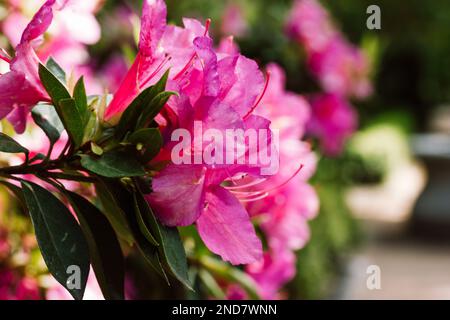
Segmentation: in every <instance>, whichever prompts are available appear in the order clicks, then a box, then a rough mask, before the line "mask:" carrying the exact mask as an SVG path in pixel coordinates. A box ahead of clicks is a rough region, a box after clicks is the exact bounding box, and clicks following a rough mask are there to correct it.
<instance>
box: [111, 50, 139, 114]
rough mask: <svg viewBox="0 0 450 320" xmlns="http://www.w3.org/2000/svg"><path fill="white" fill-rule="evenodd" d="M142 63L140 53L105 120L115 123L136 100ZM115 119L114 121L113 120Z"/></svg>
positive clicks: (112, 102) (116, 94)
mask: <svg viewBox="0 0 450 320" xmlns="http://www.w3.org/2000/svg"><path fill="white" fill-rule="evenodd" d="M140 61H141V56H140V54H139V53H138V54H137V56H136V60H135V61H134V63H133V65H132V66H131V68H130V70H129V71H128V73H127V75H126V76H125V79H123V81H122V83H121V85H120V87H119V89H118V90H117V91H116V93H115V94H114V98H113V100H112V101H111V103H110V104H109V106H108V108H107V109H106V112H105V120H106V121H108V122H113V121H114V120H116V118H117V117H118V116H119V115H120V114H122V112H123V111H124V110H125V109H126V108H127V107H128V105H129V104H130V103H131V102H132V101H133V99H134V98H136V96H137V95H138V94H139V86H138V79H137V78H138V70H139V64H140ZM113 118H114V119H113Z"/></svg>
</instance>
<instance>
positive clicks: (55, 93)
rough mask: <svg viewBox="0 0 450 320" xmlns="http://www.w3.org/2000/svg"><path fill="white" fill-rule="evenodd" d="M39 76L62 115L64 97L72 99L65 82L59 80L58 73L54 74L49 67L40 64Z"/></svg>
mask: <svg viewBox="0 0 450 320" xmlns="http://www.w3.org/2000/svg"><path fill="white" fill-rule="evenodd" d="M39 78H40V79H41V82H42V84H43V86H44V88H45V90H46V91H47V93H48V95H49V96H50V98H51V99H52V101H53V105H54V106H55V107H56V108H57V111H58V114H59V115H60V117H61V112H60V110H58V109H59V102H60V101H61V100H63V99H70V98H71V97H70V94H69V91H67V89H66V87H65V86H64V84H63V83H62V82H61V81H60V80H58V78H57V77H56V75H54V74H53V73H52V72H51V71H50V70H49V69H47V68H46V67H45V66H44V65H42V64H39Z"/></svg>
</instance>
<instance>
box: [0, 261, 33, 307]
mask: <svg viewBox="0 0 450 320" xmlns="http://www.w3.org/2000/svg"><path fill="white" fill-rule="evenodd" d="M39 299H41V295H40V292H39V285H38V282H37V280H36V279H33V278H30V277H23V278H19V277H18V276H17V275H15V274H14V272H13V271H12V270H8V269H0V300H39Z"/></svg>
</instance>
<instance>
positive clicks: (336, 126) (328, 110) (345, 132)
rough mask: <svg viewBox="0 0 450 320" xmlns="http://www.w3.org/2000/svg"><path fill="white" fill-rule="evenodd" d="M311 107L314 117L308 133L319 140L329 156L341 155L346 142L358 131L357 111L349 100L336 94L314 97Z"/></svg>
mask: <svg viewBox="0 0 450 320" xmlns="http://www.w3.org/2000/svg"><path fill="white" fill-rule="evenodd" d="M311 105H312V111H313V117H312V119H311V121H310V123H309V124H308V131H309V132H310V133H311V134H313V135H315V136H316V137H318V138H319V140H320V142H321V146H322V148H323V150H324V151H325V152H326V153H327V154H329V155H336V154H338V153H340V152H341V150H342V148H343V146H344V143H345V141H346V140H347V139H348V137H350V136H351V135H352V134H353V132H354V131H355V130H356V129H357V124H358V119H357V114H356V112H355V110H354V109H353V107H352V106H351V105H350V104H349V103H348V102H347V100H345V99H344V98H342V97H340V96H338V95H335V94H322V95H318V96H314V97H312V98H311Z"/></svg>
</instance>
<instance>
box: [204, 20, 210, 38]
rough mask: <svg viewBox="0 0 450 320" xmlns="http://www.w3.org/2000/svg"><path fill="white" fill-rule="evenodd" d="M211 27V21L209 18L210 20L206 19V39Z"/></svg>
mask: <svg viewBox="0 0 450 320" xmlns="http://www.w3.org/2000/svg"><path fill="white" fill-rule="evenodd" d="M210 27H211V19H210V18H208V19H206V22H205V33H204V34H203V36H204V37H206V35H207V34H208V31H209V28H210Z"/></svg>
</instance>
